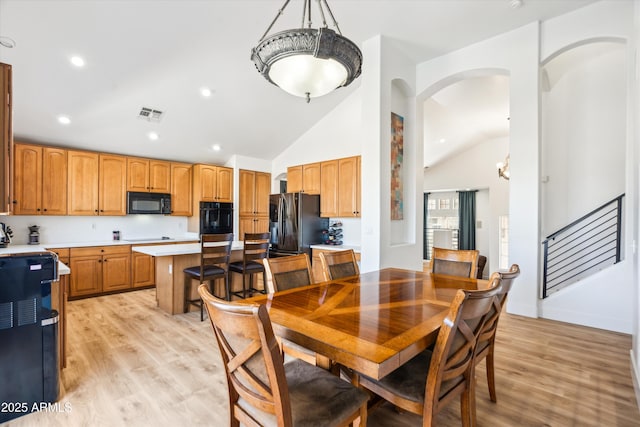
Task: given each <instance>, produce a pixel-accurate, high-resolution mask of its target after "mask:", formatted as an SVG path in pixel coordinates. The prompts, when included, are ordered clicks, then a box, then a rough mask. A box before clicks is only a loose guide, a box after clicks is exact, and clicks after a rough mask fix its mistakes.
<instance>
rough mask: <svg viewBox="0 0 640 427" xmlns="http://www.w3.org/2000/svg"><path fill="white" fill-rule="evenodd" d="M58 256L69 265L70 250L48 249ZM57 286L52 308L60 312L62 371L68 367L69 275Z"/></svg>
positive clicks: (52, 291) (52, 288)
mask: <svg viewBox="0 0 640 427" xmlns="http://www.w3.org/2000/svg"><path fill="white" fill-rule="evenodd" d="M47 250H48V251H51V252H54V253H56V254H57V255H58V261H60V262H61V263H63V264H65V265H67V266H68V265H69V248H57V249H47ZM59 279H60V280H58V281H57V282H58V283H57V284H56V283H55V282H54V283H53V284H52V286H51V308H53V309H54V310H57V311H58V324H59V325H60V327H59V329H58V349H59V352H58V354H59V355H60V357H59V362H60V369H62V368H65V367H66V366H67V351H66V348H67V300H68V298H69V275H68V274H65V275H61V276H59Z"/></svg>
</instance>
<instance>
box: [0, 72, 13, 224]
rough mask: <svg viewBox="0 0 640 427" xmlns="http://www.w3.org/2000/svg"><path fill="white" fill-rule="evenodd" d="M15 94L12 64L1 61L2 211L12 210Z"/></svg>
mask: <svg viewBox="0 0 640 427" xmlns="http://www.w3.org/2000/svg"><path fill="white" fill-rule="evenodd" d="M12 104H13V95H12V79H11V65H9V64H3V63H0V213H10V212H11V210H12V205H11V203H10V202H11V200H12V195H11V192H10V188H11V186H10V183H11V177H12V173H11V167H12V163H13V162H12V159H11V155H10V153H12V152H13V147H12V146H13V118H12V115H13V105H12Z"/></svg>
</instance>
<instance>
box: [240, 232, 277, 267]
mask: <svg viewBox="0 0 640 427" xmlns="http://www.w3.org/2000/svg"><path fill="white" fill-rule="evenodd" d="M270 238H271V234H270V233H245V235H244V249H243V251H242V255H243V256H242V259H243V262H244V263H245V264H247V263H250V262H256V261H259V260H261V259H265V258H268V256H269V240H270Z"/></svg>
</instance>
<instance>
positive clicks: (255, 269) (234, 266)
mask: <svg viewBox="0 0 640 427" xmlns="http://www.w3.org/2000/svg"><path fill="white" fill-rule="evenodd" d="M229 270H230V271H235V272H236V273H242V272H244V271H246V272H247V273H261V272H263V271H264V264H262V263H260V262H254V261H251V262H248V263H247V264H246V265H243V264H242V261H236V262H232V263H231V264H229Z"/></svg>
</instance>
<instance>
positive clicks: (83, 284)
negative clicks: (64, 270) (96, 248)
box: [70, 255, 102, 297]
mask: <svg viewBox="0 0 640 427" xmlns="http://www.w3.org/2000/svg"><path fill="white" fill-rule="evenodd" d="M70 264H71V266H70V268H71V289H70V296H71V297H76V296H82V295H92V294H97V293H99V292H101V291H102V257H101V256H99V255H97V256H86V257H72V258H71V262H70Z"/></svg>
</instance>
